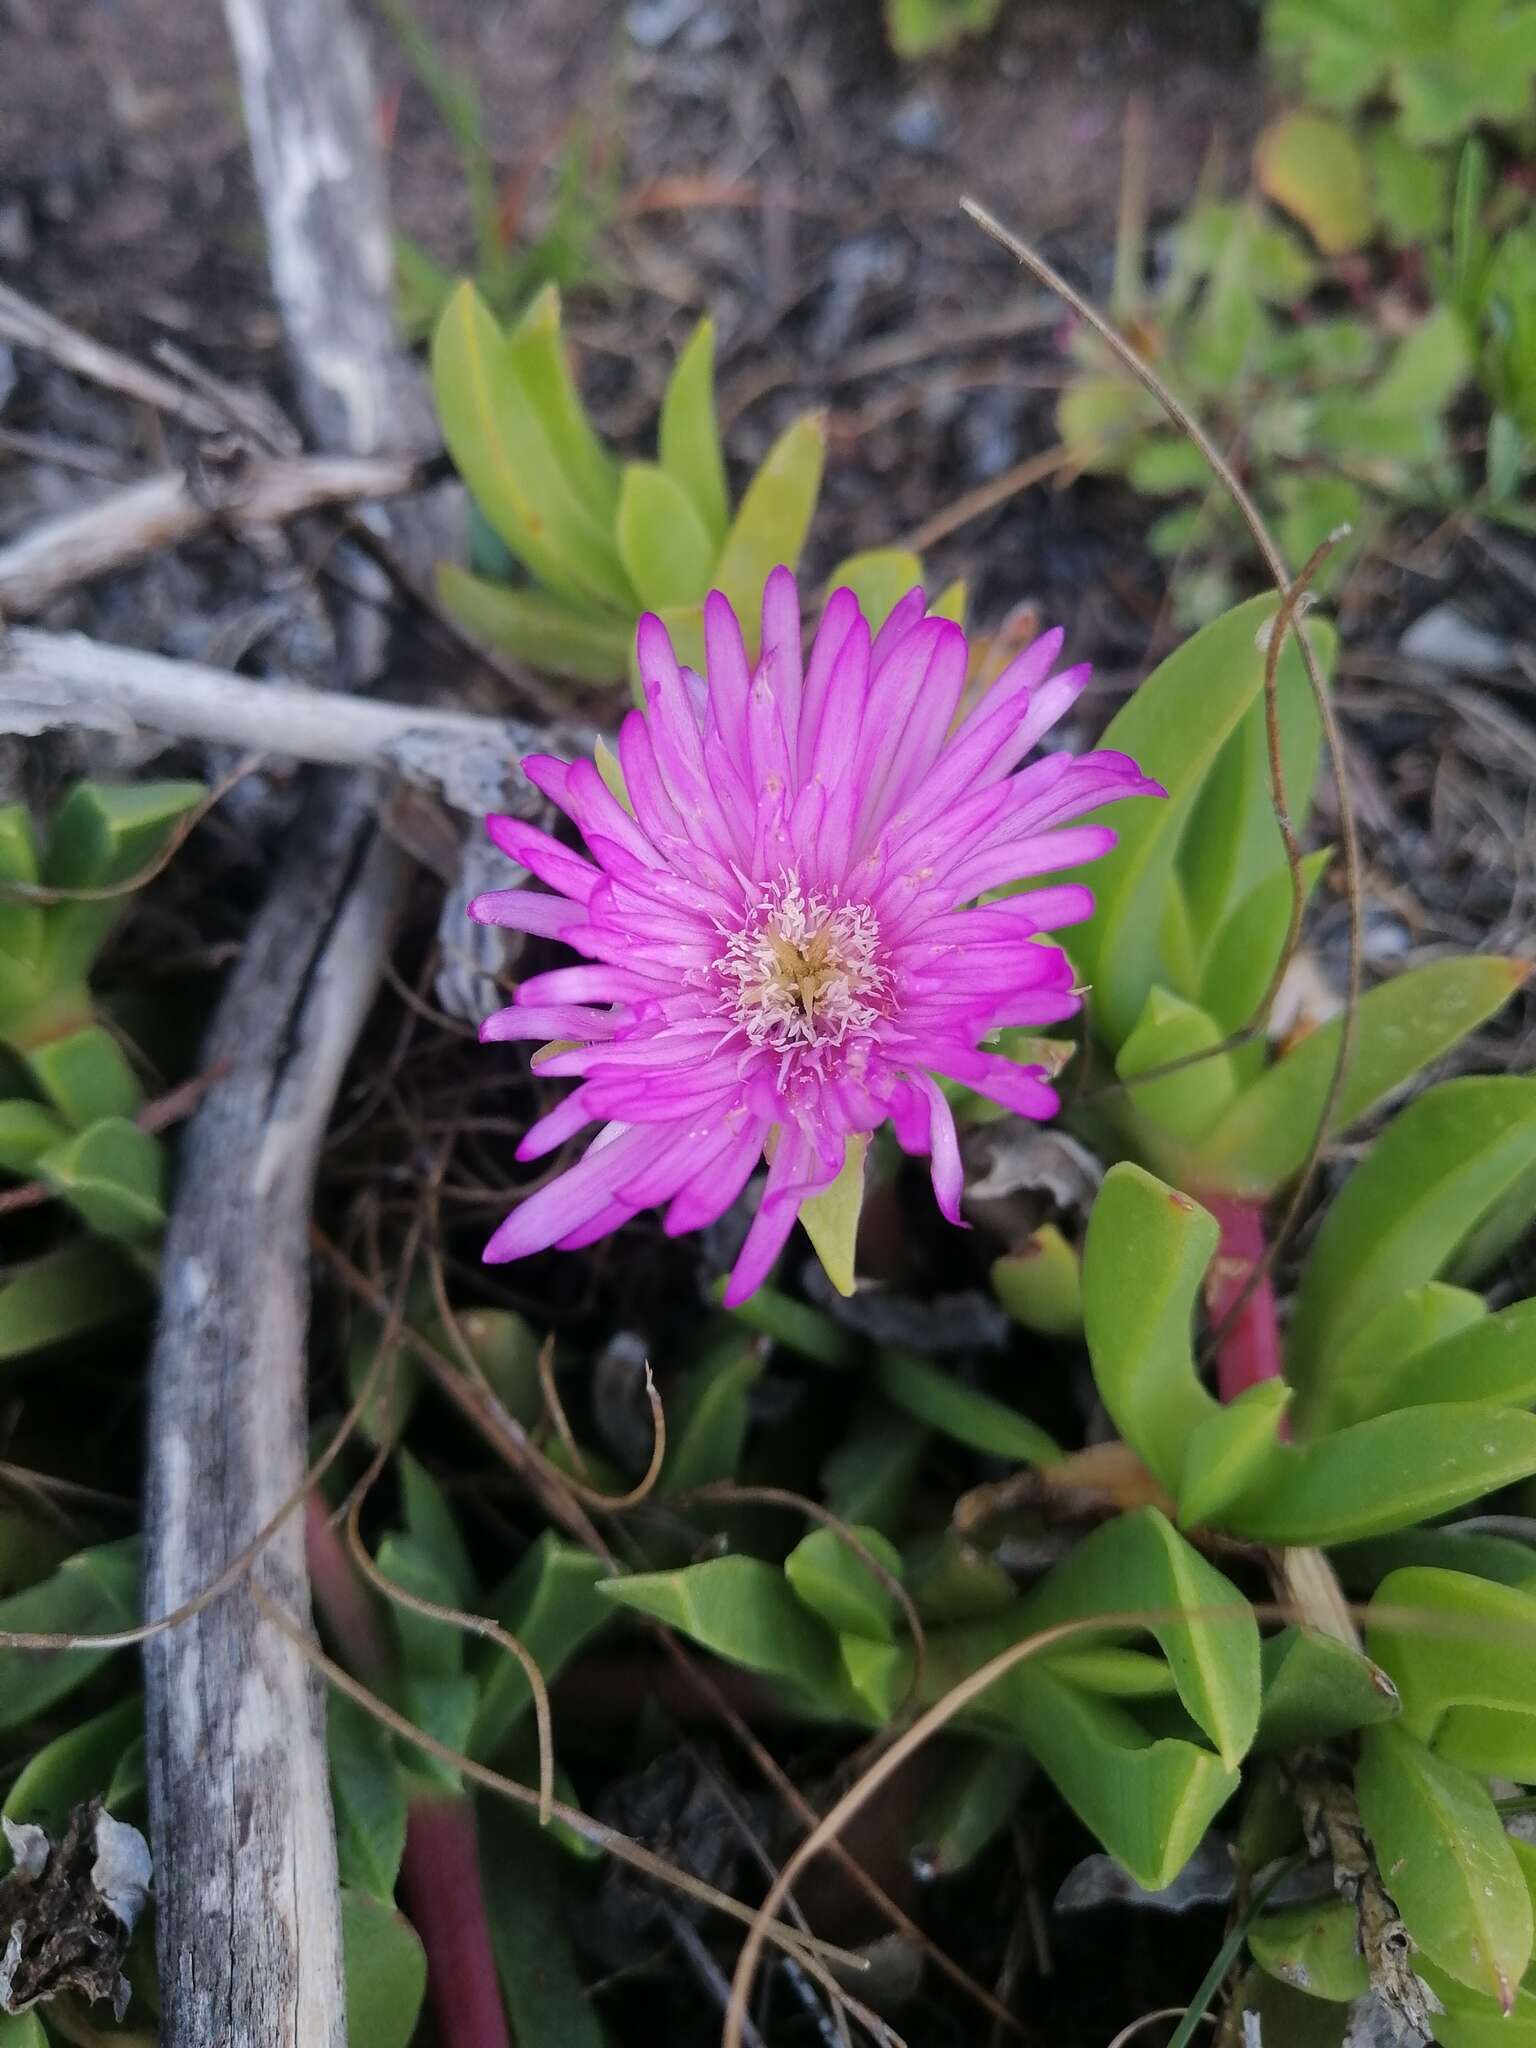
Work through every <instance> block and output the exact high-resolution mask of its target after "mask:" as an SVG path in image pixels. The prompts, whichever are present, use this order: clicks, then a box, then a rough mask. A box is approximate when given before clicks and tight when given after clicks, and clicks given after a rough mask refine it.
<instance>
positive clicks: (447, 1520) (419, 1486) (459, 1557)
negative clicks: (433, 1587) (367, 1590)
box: [399, 1451, 476, 1607]
mask: <svg viewBox="0 0 1536 2048" xmlns="http://www.w3.org/2000/svg"><path fill="white" fill-rule="evenodd" d="M399 1472H400V1494H401V1501H402V1504H403V1506H404V1508H405V1526H406V1528H407V1529H408V1530H409V1531H410V1533H411V1536H412V1538H413V1540H414V1541H415V1542H417V1543H419V1544H420V1546H421V1548H422V1549H423V1550H424V1551H425V1552H426V1553H427V1555H428V1556H429V1557H430V1558H431V1559H432V1562H433V1563H434V1564H435V1565H436V1566H437V1569H438V1570H439V1572H440V1573H441V1574H442V1576H443V1580H444V1583H445V1584H447V1585H450V1586H452V1588H453V1601H454V1605H455V1606H457V1607H469V1606H472V1605H473V1603H474V1601H475V1598H476V1587H475V1568H474V1566H473V1565H472V1564H471V1563H470V1561H469V1552H468V1550H467V1549H466V1548H465V1544H464V1538H463V1537H462V1536H461V1535H460V1534H459V1528H458V1524H457V1523H456V1522H455V1521H454V1519H453V1510H452V1508H450V1507H449V1505H448V1499H447V1496H446V1494H444V1492H443V1490H442V1488H441V1487H440V1486H439V1485H438V1483H437V1481H436V1480H435V1479H434V1478H433V1477H432V1475H431V1474H430V1473H429V1472H428V1471H427V1469H426V1467H425V1466H424V1465H423V1464H422V1463H421V1462H420V1460H419V1459H417V1458H413V1457H412V1456H411V1454H410V1452H409V1451H402V1452H401V1453H400V1461H399Z"/></svg>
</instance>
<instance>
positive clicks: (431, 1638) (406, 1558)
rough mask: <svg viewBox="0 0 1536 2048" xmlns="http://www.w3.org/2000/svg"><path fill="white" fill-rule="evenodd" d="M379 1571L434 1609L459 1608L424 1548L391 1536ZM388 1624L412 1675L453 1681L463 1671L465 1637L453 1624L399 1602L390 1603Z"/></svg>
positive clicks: (450, 1585)
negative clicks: (429, 1602)
mask: <svg viewBox="0 0 1536 2048" xmlns="http://www.w3.org/2000/svg"><path fill="white" fill-rule="evenodd" d="M376 1562H377V1564H378V1567H379V1570H380V1571H381V1572H382V1573H383V1575H384V1577H385V1578H386V1579H388V1580H389V1582H390V1584H391V1585H392V1586H399V1587H400V1588H401V1589H402V1590H403V1591H404V1592H407V1593H411V1594H413V1595H414V1596H415V1597H416V1598H417V1599H418V1600H430V1601H431V1602H432V1603H433V1604H434V1605H435V1606H438V1607H457V1606H458V1605H459V1598H458V1590H459V1589H458V1587H457V1586H456V1585H455V1584H454V1581H453V1579H452V1577H451V1576H450V1574H449V1573H448V1572H447V1571H445V1570H444V1568H443V1567H442V1565H440V1564H439V1563H438V1561H437V1559H436V1557H435V1556H434V1555H433V1553H432V1551H431V1550H430V1549H429V1548H428V1547H427V1545H426V1544H424V1543H422V1542H420V1541H419V1540H418V1539H417V1538H416V1537H415V1536H409V1535H405V1534H403V1533H401V1532H400V1531H398V1530H397V1531H395V1532H393V1533H392V1534H390V1535H388V1536H386V1537H385V1538H384V1540H383V1542H382V1543H381V1544H380V1545H379V1550H378V1557H377V1559H376ZM389 1615H390V1620H391V1622H392V1623H393V1625H394V1630H395V1634H396V1635H397V1636H398V1637H399V1641H400V1654H401V1656H402V1657H403V1658H404V1660H405V1668H406V1670H407V1671H409V1672H410V1673H412V1675H419V1676H421V1677H424V1678H456V1677H457V1676H458V1674H459V1673H460V1672H461V1671H462V1670H463V1668H464V1634H463V1631H462V1630H461V1629H459V1628H457V1627H456V1626H455V1625H454V1624H453V1623H452V1622H448V1621H438V1620H437V1619H436V1618H435V1617H434V1616H432V1615H430V1614H422V1613H420V1612H419V1611H418V1610H417V1609H416V1608H414V1607H407V1606H405V1605H404V1604H403V1603H402V1602H401V1601H398V1600H392V1601H390V1603H389Z"/></svg>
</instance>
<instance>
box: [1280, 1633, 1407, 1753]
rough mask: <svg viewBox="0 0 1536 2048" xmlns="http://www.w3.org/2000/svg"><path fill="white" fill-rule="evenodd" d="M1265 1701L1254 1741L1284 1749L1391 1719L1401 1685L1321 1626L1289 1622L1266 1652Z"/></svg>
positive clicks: (1293, 1748) (1352, 1731) (1351, 1731)
mask: <svg viewBox="0 0 1536 2048" xmlns="http://www.w3.org/2000/svg"><path fill="white" fill-rule="evenodd" d="M1260 1656H1261V1662H1262V1664H1263V1669H1264V1703H1263V1705H1262V1707H1261V1708H1260V1711H1259V1730H1258V1734H1257V1735H1256V1736H1255V1737H1254V1743H1253V1746H1254V1748H1255V1750H1258V1751H1260V1752H1266V1753H1268V1752H1277V1753H1280V1754H1284V1753H1286V1752H1288V1751H1290V1750H1296V1749H1303V1748H1306V1747H1308V1746H1309V1745H1310V1744H1312V1743H1318V1742H1333V1741H1335V1740H1336V1739H1337V1738H1338V1737H1339V1736H1341V1735H1352V1734H1354V1732H1355V1731H1356V1730H1357V1729H1360V1728H1370V1727H1373V1726H1374V1725H1375V1724H1376V1722H1378V1721H1390V1720H1392V1719H1393V1718H1394V1716H1395V1715H1396V1714H1397V1713H1398V1711H1399V1700H1398V1694H1397V1688H1396V1687H1395V1686H1394V1684H1393V1682H1392V1679H1391V1678H1390V1677H1389V1676H1388V1674H1387V1672H1386V1671H1384V1670H1383V1669H1382V1667H1381V1666H1380V1665H1379V1664H1376V1663H1373V1662H1372V1661H1371V1659H1370V1658H1369V1657H1365V1656H1362V1655H1361V1653H1360V1652H1359V1651H1358V1650H1355V1649H1352V1648H1351V1647H1350V1645H1349V1644H1348V1643H1341V1642H1339V1641H1338V1639H1337V1638H1336V1637H1334V1636H1327V1635H1322V1634H1320V1633H1319V1631H1318V1630H1316V1629H1310V1628H1283V1629H1281V1631H1280V1633H1279V1634H1278V1635H1274V1636H1270V1637H1268V1638H1267V1639H1266V1640H1265V1642H1264V1645H1263V1648H1262V1650H1261V1653H1260Z"/></svg>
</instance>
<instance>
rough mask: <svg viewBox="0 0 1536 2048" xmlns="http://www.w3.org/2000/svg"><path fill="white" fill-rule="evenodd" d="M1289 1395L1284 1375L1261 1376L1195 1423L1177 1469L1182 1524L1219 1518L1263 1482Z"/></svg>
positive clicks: (1191, 1526) (1197, 1523)
mask: <svg viewBox="0 0 1536 2048" xmlns="http://www.w3.org/2000/svg"><path fill="white" fill-rule="evenodd" d="M1290 1400H1291V1390H1290V1388H1289V1387H1288V1386H1287V1385H1286V1384H1285V1382H1284V1380H1261V1381H1260V1382H1259V1383H1258V1385H1257V1386H1252V1387H1246V1388H1244V1390H1243V1392H1242V1393H1240V1394H1239V1395H1237V1396H1236V1398H1235V1399H1233V1400H1231V1401H1228V1402H1227V1403H1226V1404H1225V1405H1224V1406H1220V1407H1218V1408H1217V1409H1216V1410H1215V1412H1214V1413H1213V1414H1210V1415H1207V1416H1206V1417H1205V1419H1204V1420H1203V1421H1202V1422H1198V1423H1196V1425H1195V1427H1194V1428H1193V1429H1192V1430H1191V1431H1190V1433H1189V1438H1188V1441H1187V1443H1186V1445H1185V1450H1184V1469H1183V1471H1182V1472H1181V1473H1180V1475H1179V1484H1178V1491H1177V1496H1176V1497H1177V1499H1178V1503H1179V1525H1180V1527H1181V1528H1185V1529H1192V1528H1195V1527H1197V1526H1198V1525H1199V1524H1200V1523H1202V1522H1217V1521H1219V1520H1220V1519H1221V1517H1222V1515H1223V1513H1224V1512H1225V1511H1226V1509H1228V1508H1229V1507H1230V1506H1231V1505H1232V1503H1233V1501H1235V1500H1239V1499H1241V1497H1242V1496H1243V1495H1244V1494H1245V1493H1251V1492H1252V1491H1253V1489H1254V1487H1255V1486H1256V1485H1258V1484H1260V1483H1261V1481H1262V1479H1263V1475H1264V1474H1265V1472H1267V1471H1268V1469H1269V1468H1270V1466H1271V1465H1272V1464H1273V1463H1274V1462H1275V1452H1276V1448H1277V1446H1278V1445H1279V1442H1280V1425H1281V1422H1282V1420H1283V1419H1284V1416H1285V1412H1286V1409H1287V1408H1288V1407H1289V1406H1290Z"/></svg>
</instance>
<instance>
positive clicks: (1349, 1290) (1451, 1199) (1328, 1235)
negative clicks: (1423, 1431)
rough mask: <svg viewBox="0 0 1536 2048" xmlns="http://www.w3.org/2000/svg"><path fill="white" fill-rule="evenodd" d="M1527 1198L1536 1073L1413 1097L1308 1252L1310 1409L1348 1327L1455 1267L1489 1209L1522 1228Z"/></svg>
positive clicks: (1450, 1085)
mask: <svg viewBox="0 0 1536 2048" xmlns="http://www.w3.org/2000/svg"><path fill="white" fill-rule="evenodd" d="M1449 964H1453V965H1460V964H1469V963H1449ZM1395 986H1401V984H1400V983H1399V984H1395ZM1517 1198H1518V1203H1519V1205H1518V1206H1517V1207H1515V1208H1514V1209H1511V1208H1510V1206H1509V1205H1510V1204H1511V1202H1512V1200H1516V1199H1517ZM1531 1202H1536V1081H1532V1080H1527V1079H1524V1078H1517V1077H1515V1076H1510V1075H1499V1076H1495V1077H1493V1078H1491V1079H1483V1078H1475V1079H1467V1080H1458V1081H1447V1082H1444V1083H1442V1084H1441V1086H1439V1087H1438V1088H1432V1089H1430V1090H1429V1092H1428V1093H1427V1094H1425V1095H1422V1096H1420V1097H1419V1099H1418V1101H1416V1102H1414V1103H1411V1104H1410V1105H1409V1106H1408V1108H1407V1109H1405V1110H1404V1111H1403V1112H1402V1114H1401V1115H1400V1116H1399V1117H1397V1118H1396V1119H1395V1120H1394V1121H1393V1122H1392V1123H1391V1124H1389V1125H1388V1127H1387V1129H1386V1131H1385V1132H1384V1133H1383V1134H1382V1136H1381V1137H1380V1138H1378V1139H1377V1141H1376V1143H1375V1144H1374V1145H1373V1146H1372V1148H1371V1150H1370V1151H1369V1153H1367V1155H1366V1157H1365V1159H1364V1160H1363V1161H1362V1162H1361V1164H1360V1165H1359V1166H1357V1167H1356V1168H1355V1170H1354V1172H1353V1173H1352V1174H1351V1175H1350V1177H1349V1179H1348V1180H1347V1181H1346V1182H1345V1184H1344V1188H1343V1190H1342V1192H1341V1193H1340V1194H1339V1195H1338V1196H1336V1197H1335V1199H1334V1201H1333V1203H1332V1204H1331V1206H1330V1208H1329V1210H1328V1214H1327V1216H1326V1217H1325V1219H1324V1222H1323V1227H1322V1229H1321V1230H1320V1231H1319V1232H1318V1236H1317V1241H1316V1243H1315V1244H1314V1246H1313V1248H1312V1254H1311V1256H1310V1258H1309V1259H1308V1260H1307V1264H1306V1270H1305V1271H1304V1273H1303V1275H1302V1281H1301V1287H1300V1290H1299V1292H1298V1295H1297V1299H1296V1309H1295V1314H1294V1316H1293V1318H1292V1322H1291V1327H1290V1331H1289V1336H1288V1344H1287V1351H1288V1361H1287V1363H1288V1374H1289V1377H1290V1378H1291V1380H1292V1381H1293V1383H1294V1384H1295V1385H1296V1386H1297V1388H1298V1389H1299V1390H1300V1394H1301V1400H1302V1404H1303V1410H1305V1404H1306V1403H1307V1402H1308V1401H1310V1400H1311V1398H1312V1397H1313V1393H1314V1389H1320V1388H1321V1386H1322V1384H1323V1382H1324V1380H1325V1378H1326V1375H1327V1373H1328V1370H1329V1368H1330V1365H1331V1363H1332V1360H1333V1359H1334V1358H1335V1357H1336V1356H1337V1353H1338V1350H1339V1347H1340V1345H1341V1344H1342V1342H1343V1340H1344V1339H1345V1338H1346V1337H1347V1336H1349V1335H1350V1333H1351V1332H1352V1331H1353V1330H1355V1329H1358V1328H1359V1327H1360V1326H1361V1325H1362V1324H1363V1323H1364V1322H1365V1321H1366V1320H1367V1318H1368V1317H1370V1316H1371V1315H1373V1314H1374V1313H1375V1312H1376V1311H1377V1310H1378V1309H1380V1308H1381V1307H1382V1306H1383V1305H1384V1304H1385V1303H1387V1302H1390V1301H1394V1300H1396V1299H1398V1298H1399V1297H1400V1296H1401V1295H1402V1293H1403V1292H1404V1290H1405V1289H1407V1288H1409V1287H1417V1286H1422V1285H1423V1283H1424V1282H1425V1281H1426V1280H1431V1279H1433V1278H1435V1276H1436V1275H1437V1274H1440V1273H1443V1272H1445V1271H1446V1269H1447V1268H1448V1267H1452V1266H1453V1265H1454V1261H1455V1260H1456V1257H1457V1254H1458V1252H1459V1251H1460V1250H1461V1249H1462V1247H1463V1246H1464V1245H1465V1243H1466V1242H1467V1240H1468V1239H1469V1238H1470V1237H1472V1236H1474V1234H1475V1233H1476V1232H1477V1231H1478V1229H1479V1226H1480V1224H1481V1223H1482V1222H1483V1221H1484V1220H1485V1219H1487V1218H1489V1217H1490V1216H1491V1215H1494V1214H1495V1213H1498V1214H1500V1216H1501V1218H1504V1219H1507V1221H1508V1222H1510V1223H1513V1224H1514V1225H1515V1226H1516V1227H1518V1225H1519V1222H1520V1218H1521V1215H1522V1213H1523V1214H1525V1215H1527V1216H1528V1215H1529V1204H1530V1203H1531Z"/></svg>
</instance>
